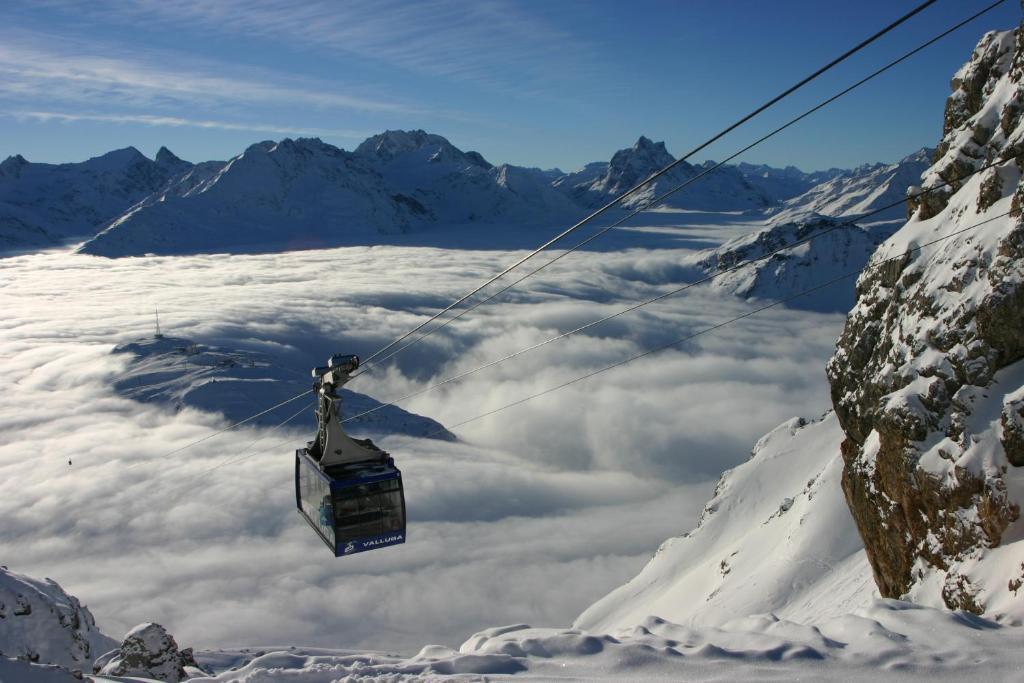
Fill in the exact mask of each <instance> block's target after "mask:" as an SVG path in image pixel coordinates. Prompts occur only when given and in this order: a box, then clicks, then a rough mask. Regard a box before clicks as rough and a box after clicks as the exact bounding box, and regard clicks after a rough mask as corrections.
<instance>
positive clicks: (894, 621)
mask: <svg viewBox="0 0 1024 683" xmlns="http://www.w3.org/2000/svg"><path fill="white" fill-rule="evenodd" d="M1021 645H1024V633H1020V629H1010V628H1003V627H1000V626H999V625H998V624H994V623H992V622H989V621H986V620H984V619H980V618H977V617H971V616H970V615H967V616H964V615H961V614H953V613H949V612H941V611H939V610H934V609H928V608H922V607H918V606H915V605H911V604H909V603H903V602H898V601H895V600H885V601H875V602H872V603H871V604H869V605H867V606H865V607H863V608H860V609H857V610H855V611H854V612H852V613H850V614H846V615H843V616H839V617H833V618H826V619H822V620H821V621H820V622H819V623H817V624H814V625H811V624H806V623H801V622H797V621H792V620H786V619H779V618H778V617H775V616H772V615H767V614H765V615H759V616H755V617H748V618H743V619H734V620H731V621H729V622H727V623H724V624H722V625H721V626H719V627H701V628H694V627H690V626H685V625H680V624H674V623H672V622H669V621H666V620H664V619H660V618H657V617H652V618H649V619H646V620H644V621H643V622H642V623H640V624H637V625H635V626H631V627H629V628H626V629H621V630H619V631H616V632H614V633H594V632H588V631H582V630H579V629H557V628H530V627H529V626H527V625H525V624H516V625H511V626H502V627H497V628H490V629H486V630H484V631H481V632H479V633H476V634H474V635H473V636H471V637H470V638H469V639H468V640H466V642H464V643H463V644H462V646H461V647H459V649H457V650H456V649H452V648H447V647H442V646H438V645H428V646H426V647H424V648H423V649H422V650H421V651H420V652H418V653H417V654H416V655H414V656H412V657H400V656H397V655H389V654H385V653H379V652H374V653H358V652H343V651H331V650H305V649H301V648H290V649H283V648H282V649H274V648H261V649H257V650H248V651H244V652H243V651H230V652H228V651H217V652H199V653H197V655H196V659H197V660H198V661H199V662H200V663H201V664H203V665H204V668H207V669H212V670H214V671H216V672H217V673H216V675H214V676H212V677H209V678H203V677H200V678H194V679H192V680H194V681H197V682H198V681H211V682H212V681H219V682H223V683H227V682H228V681H271V680H289V681H297V682H298V683H306V682H307V681H308V682H309V683H314V682H321V681H364V680H365V681H393V682H394V683H401V682H403V681H409V682H410V683H411V682H412V681H425V680H430V681H436V680H461V681H466V680H472V681H477V680H531V681H554V680H559V681H563V680H565V681H592V680H608V681H650V680H663V681H764V680H783V681H785V680H828V681H876V680H878V679H879V678H880V677H889V678H892V677H894V676H900V677H901V678H900V679H901V680H910V678H905V677H906V676H907V674H908V673H910V674H916V675H917V676H920V677H921V678H922V679H923V678H928V679H929V680H935V679H939V680H961V678H960V677H962V676H963V675H964V674H965V672H967V671H969V672H971V674H977V675H984V676H985V677H986V679H987V680H999V681H1003V680H1005V681H1010V680H1015V678H1014V677H1015V676H1017V674H1019V671H1020V668H1019V667H1020V666H1021V665H1022V663H1024V656H1022V655H1021ZM913 680H917V679H916V678H914V679H913Z"/></svg>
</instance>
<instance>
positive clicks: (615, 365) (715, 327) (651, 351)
mask: <svg viewBox="0 0 1024 683" xmlns="http://www.w3.org/2000/svg"><path fill="white" fill-rule="evenodd" d="M1010 213H1011V212H1010V211H1006V212H1004V213H1001V214H999V215H998V216H993V217H992V218H988V219H986V220H984V221H982V222H980V223H976V224H975V225H972V226H969V227H967V228H963V229H961V230H957V231H956V232H952V233H950V234H948V235H945V236H943V237H939V238H938V239H934V240H932V241H930V242H925V243H924V244H921V245H919V246H916V247H913V248H910V249H907V250H906V251H904V252H902V253H900V254H898V255H897V256H893V257H890V258H887V259H883V260H882V261H879V262H877V263H874V264H871V265H870V266H868V267H865V268H862V269H858V270H855V271H850V272H848V273H845V274H843V275H840V276H839V277H836V278H833V279H831V280H829V281H827V282H823V283H821V284H819V285H815V286H814V287H810V288H808V289H805V290H803V291H801V292H799V293H797V294H794V295H793V296H789V297H786V298H785V299H780V300H778V301H775V302H773V303H770V304H767V305H765V306H762V307H760V308H756V309H754V310H752V311H748V312H747V313H744V314H743V315H738V316H736V317H735V318H730V319H729V320H726V321H723V322H721V323H718V324H717V325H713V326H711V327H707V328H705V329H703V330H700V331H699V332H695V333H694V334H690V335H687V336H685V337H682V338H681V339H677V340H675V341H673V342H669V343H668V344H664V345H662V346H658V347H656V348H653V349H648V350H647V351H643V352H641V353H638V354H636V355H633V356H630V357H629V358H626V359H625V360H621V361H619V362H617V363H613V364H611V365H606V366H604V367H603V368H600V369H598V370H594V371H593V372H589V373H587V374H585V375H581V376H580V377H576V378H575V379H572V380H569V381H568V382H563V383H562V384H559V385H556V386H553V387H550V388H548V389H545V390H543V391H540V392H538V393H536V394H532V395H530V396H527V397H526V398H521V399H519V400H517V401H513V402H512V403H508V404H506V405H504V406H501V407H500V408H495V409H494V410H490V411H488V412H486V413H483V414H481V415H477V416H476V417H472V418H469V419H468V420H463V421H461V422H456V423H455V424H453V425H450V426H448V427H444V428H443V429H444V430H449V431H450V430H452V429H457V428H459V427H461V426H463V425H466V424H469V423H470V422H475V421H477V420H480V419H483V418H485V417H489V416H491V415H494V414H495V413H500V412H502V411H503V410H507V409H509V408H513V407H515V406H518V405H522V404H523V403H526V402H527V401H531V400H533V399H535V398H539V397H541V396H545V395H547V394H550V393H553V392H555V391H558V390H559V389H564V388H565V387H568V386H571V385H573V384H576V383H577V382H582V381H583V380H586V379H590V378H591V377H594V376H595V375H600V374H601V373H603V372H607V371H609V370H614V369H615V368H618V367H621V366H623V365H626V364H627V363H632V362H633V361H635V360H639V359H641V358H644V357H646V356H650V355H653V354H655V353H658V352H660V351H665V350H667V349H670V348H672V347H674V346H678V345H679V344H682V343H684V342H687V341H690V340H692V339H695V338H696V337H700V336H702V335H705V334H709V333H711V332H714V331H715V330H719V329H721V328H723V327H726V326H728V325H731V324H733V323H735V322H738V321H740V320H743V319H744V318H749V317H751V316H754V315H757V314H758V313H761V312H762V311H766V310H768V309H770V308H775V307H776V306H780V305H782V304H785V303H788V302H790V301H793V300H794V299H798V298H800V297H802V296H806V295H807V294H811V293H813V292H816V291H818V290H820V289H824V288H826V287H829V286H831V285H834V284H836V283H837V282H841V281H842V280H847V279H849V278H851V277H855V276H857V275H859V274H860V273H863V272H865V271H867V270H871V269H874V268H877V267H879V266H882V265H884V264H886V263H890V262H893V261H896V260H899V259H902V258H904V257H905V256H906V255H907V254H912V253H915V252H918V251H921V250H922V249H924V248H925V247H929V246H932V245H935V244H938V243H939V242H943V241H945V240H947V239H950V238H952V237H956V236H957V235H961V234H963V233H965V232H968V231H970V230H974V229H976V228H980V227H981V226H983V225H986V224H988V223H991V222H992V221H995V220H998V219H1000V218H1004V217H1006V216H1008V215H1010ZM440 433H441V430H436V431H434V432H431V433H429V434H427V435H426V436H428V437H429V436H433V435H434V434H440Z"/></svg>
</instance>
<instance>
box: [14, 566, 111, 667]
mask: <svg viewBox="0 0 1024 683" xmlns="http://www.w3.org/2000/svg"><path fill="white" fill-rule="evenodd" d="M116 646H117V642H116V641H114V640H113V639H112V638H109V637H107V636H106V635H104V634H103V633H101V632H100V630H99V629H98V628H97V627H96V622H95V620H94V619H93V617H92V614H90V613H89V610H88V609H86V608H85V607H83V606H82V605H81V603H79V602H78V599H77V598H74V597H72V596H70V595H68V594H67V593H65V592H64V590H63V589H62V588H61V587H60V586H58V585H57V583H56V582H54V581H52V580H50V579H43V580H39V579H35V578H31V577H28V576H24V575H22V574H17V573H15V572H12V571H10V570H9V569H7V567H4V566H0V655H2V656H0V681H5V682H6V681H7V678H6V677H5V669H4V668H3V665H2V659H3V657H12V658H24V659H26V660H28V661H31V662H39V663H44V664H57V665H60V666H64V667H67V668H69V669H79V670H82V669H85V670H89V668H90V666H91V663H92V660H93V659H95V658H96V657H98V656H99V655H101V654H103V653H104V652H107V651H108V650H111V649H112V648H114V647H116ZM11 675H12V677H13V674H11Z"/></svg>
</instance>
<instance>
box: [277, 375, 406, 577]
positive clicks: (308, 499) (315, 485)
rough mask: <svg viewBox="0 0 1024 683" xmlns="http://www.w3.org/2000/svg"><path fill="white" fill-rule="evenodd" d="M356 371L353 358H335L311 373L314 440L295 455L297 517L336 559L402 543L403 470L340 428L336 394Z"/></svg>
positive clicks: (385, 455)
mask: <svg viewBox="0 0 1024 683" xmlns="http://www.w3.org/2000/svg"><path fill="white" fill-rule="evenodd" d="M357 367H359V359H358V358H357V357H356V356H344V355H336V356H332V357H331V359H330V360H329V361H328V363H327V366H326V367H320V368H316V369H314V370H313V378H314V390H315V391H316V392H317V412H316V415H317V434H316V439H315V440H314V441H310V442H309V443H308V444H307V445H306V448H300V449H298V450H297V451H296V452H295V500H296V504H297V506H298V509H299V513H300V514H301V515H302V516H303V517H304V518H305V519H306V521H307V522H309V525H310V526H311V527H313V530H314V531H316V532H317V535H319V536H320V538H321V539H323V541H324V543H326V544H327V547H328V548H330V549H331V551H332V552H333V553H334V555H335V557H341V556H342V555H351V554H353V553H359V552H363V551H364V550H375V549H377V548H383V547H386V546H389V545H397V544H399V543H404V542H405V492H404V489H403V488H402V473H401V471H399V469H398V468H397V467H396V466H395V461H394V459H393V458H392V457H391V456H390V455H388V454H387V453H385V452H384V451H382V450H381V449H379V448H377V446H375V445H374V444H373V442H372V441H370V440H369V439H352V438H351V437H349V436H348V435H347V434H345V432H344V431H343V430H342V428H341V397H340V396H339V395H338V389H339V388H340V387H341V386H342V385H343V384H345V382H347V381H348V379H349V375H350V373H351V372H352V371H354V370H355V369H356V368H357Z"/></svg>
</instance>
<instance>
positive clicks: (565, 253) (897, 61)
mask: <svg viewBox="0 0 1024 683" xmlns="http://www.w3.org/2000/svg"><path fill="white" fill-rule="evenodd" d="M1004 2H1006V0H996V2H994V3H992V4H990V5H988V6H987V7H985V8H983V9H982V10H980V11H978V12H976V13H975V14H973V15H971V16H970V17H968V18H967V19H964V20H963V21H961V22H960V23H958V24H956V25H955V26H953V27H951V28H949V29H947V30H945V31H943V32H942V33H940V34H939V35H937V36H935V37H934V38H932V39H931V40H928V41H927V42H925V43H922V44H921V45H919V46H918V47H916V48H914V49H913V50H911V51H909V52H907V53H905V54H904V55H903V56H901V57H899V58H897V59H895V60H893V61H891V62H889V63H888V64H886V65H885V66H883V67H881V68H879V69H877V70H876V71H874V72H873V73H871V74H870V75H868V76H865V77H864V78H862V79H861V80H859V81H857V82H856V83H854V84H853V85H851V86H849V87H847V88H846V89H844V90H842V91H840V92H838V93H836V94H835V95H833V96H832V97H830V98H828V99H826V100H824V101H822V102H821V103H819V104H818V105H816V106H814V107H812V108H811V109H808V110H807V111H805V112H804V113H803V114H800V115H799V116H797V117H796V118H793V119H791V120H790V121H788V122H787V123H785V124H783V125H782V126H779V127H778V128H776V129H775V130H773V131H771V132H770V133H768V134H766V135H764V136H762V137H761V138H759V139H757V140H755V141H754V142H752V143H750V144H749V145H747V146H746V147H744V148H743V149H741V150H739V151H738V152H735V153H733V154H731V155H730V156H728V157H726V158H725V159H723V160H722V161H720V162H718V163H717V164H715V165H714V166H712V167H710V168H707V169H705V170H704V171H702V172H701V173H699V174H698V175H696V176H694V177H692V178H690V179H688V180H687V181H686V182H684V183H682V184H680V185H677V186H676V187H674V188H672V189H671V190H669V191H667V192H665V193H663V194H662V195H660V196H658V197H655V198H654V199H651V200H650V201H648V202H647V203H646V204H644V205H643V206H641V207H640V208H638V209H636V210H634V211H633V212H631V213H629V214H627V215H626V216H624V217H622V218H620V219H619V220H617V221H615V222H614V223H612V224H611V225H609V226H607V227H605V228H602V229H601V230H599V231H598V232H596V233H594V234H593V235H591V236H590V237H588V238H586V239H585V240H583V241H582V242H579V243H578V244H576V245H575V246H573V247H571V248H569V249H567V250H565V251H563V252H562V253H561V254H559V255H558V256H555V257H554V258H552V259H550V260H548V261H546V262H545V263H544V264H542V265H541V266H539V267H538V268H535V269H534V270H532V271H530V272H529V273H527V274H526V275H524V276H522V277H520V278H519V279H518V280H515V281H514V282H512V283H511V284H508V285H506V286H505V287H503V288H502V289H500V290H498V291H497V292H495V293H494V294H491V295H490V296H488V297H486V298H484V299H481V300H480V301H477V302H476V303H474V304H473V305H471V306H469V307H468V308H464V309H462V310H461V311H459V312H458V313H457V314H455V315H454V316H452V317H450V318H448V319H446V320H445V321H444V322H442V323H441V324H439V325H437V326H436V327H433V328H431V329H430V330H428V331H426V332H424V333H423V334H421V335H419V336H418V337H416V338H415V339H413V340H412V341H410V342H409V343H407V344H404V345H403V346H401V347H399V348H397V349H395V350H394V351H392V352H391V353H389V354H388V355H386V356H385V357H384V358H381V359H379V360H378V361H376V363H364V365H363V369H362V370H360V372H358V373H357V374H355V375H353V376H352V378H353V379H355V378H356V377H359V376H360V375H362V374H363V373H364V372H368V371H369V366H371V365H374V366H379V365H380V364H381V363H385V362H387V361H388V360H390V359H391V358H394V357H395V356H397V355H398V354H400V353H401V352H402V351H405V350H406V349H408V348H409V347H411V346H414V345H416V344H418V343H419V342H421V341H423V340H424V339H426V338H427V337H429V336H431V335H432V334H434V333H435V332H438V331H439V330H441V329H443V328H445V327H447V326H448V325H449V324H450V323H452V322H455V321H456V320H458V319H459V318H461V317H462V316H464V315H466V314H467V313H469V312H471V311H473V310H475V309H477V308H478V307H480V306H482V305H484V304H486V303H488V302H490V301H492V300H494V299H495V298H497V297H499V296H501V295H502V294H504V293H505V292H507V291H509V290H510V289H512V288H514V287H515V286H516V285H518V284H519V283H521V282H523V281H524V280H526V279H527V278H530V277H533V276H534V275H536V274H537V273H539V272H540V271H542V270H544V269H545V268H547V267H548V266H550V265H552V264H553V263H555V262H556V261H559V260H561V259H562V258H564V257H566V256H568V255H569V254H571V253H573V252H574V251H577V250H578V249H581V248H582V247H584V246H586V245H587V244H589V243H591V242H593V241H594V240H596V239H598V238H599V237H601V236H603V235H605V234H607V233H608V232H609V231H611V230H613V229H614V228H617V227H619V226H621V225H623V224H624V223H625V222H626V221H628V220H629V219H631V218H633V217H635V216H636V215H638V214H640V213H642V212H644V211H648V210H650V209H651V208H653V207H655V206H657V205H659V204H661V203H662V202H663V201H665V200H666V199H668V198H669V197H670V196H672V195H674V194H676V193H677V192H680V191H682V190H683V189H685V188H686V187H688V186H690V185H692V184H693V183H695V182H697V181H698V180H700V179H701V178H703V177H704V176H706V175H708V174H709V173H711V172H713V171H716V170H718V169H719V168H721V167H722V166H724V165H725V164H727V163H728V162H730V161H732V160H733V159H735V158H736V157H738V156H740V155H742V154H745V153H746V152H749V151H750V150H751V149H753V148H754V147H756V146H758V145H760V144H761V143H762V142H765V141H766V140H768V139H770V138H772V137H774V136H775V135H777V134H779V133H781V132H782V131H784V130H786V129H787V128H789V127H790V126H792V125H794V124H796V123H798V122H799V121H801V120H803V119H805V118H806V117H808V116H810V115H811V114H813V113H815V112H816V111H819V110H820V109H823V108H824V107H827V106H828V105H829V104H831V103H833V102H835V101H836V100H838V99H839V98H841V97H843V96H844V95H846V94H848V93H850V92H852V91H853V90H856V89H857V88H859V87H860V86H862V85H864V84H865V83H867V82H868V81H871V80H872V79H874V78H876V77H878V76H880V75H881V74H883V73H885V72H886V71H888V70H889V69H891V68H893V67H895V66H897V65H898V64H900V63H901V62H903V61H905V60H907V59H909V58H910V57H912V56H913V55H915V54H917V53H918V52H920V51H922V50H924V49H925V48H927V47H929V46H931V45H933V44H934V43H936V42H938V41H939V40H941V39H943V38H945V37H946V36H948V35H949V34H951V33H953V32H954V31H956V30H958V29H960V28H962V27H964V26H966V25H967V24H969V23H970V22H972V21H974V20H975V19H977V18H978V17H980V16H982V15H983V14H985V13H987V12H989V11H991V10H993V9H995V8H996V7H998V6H999V5H1001V4H1003V3H1004ZM428 322H429V321H428Z"/></svg>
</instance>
